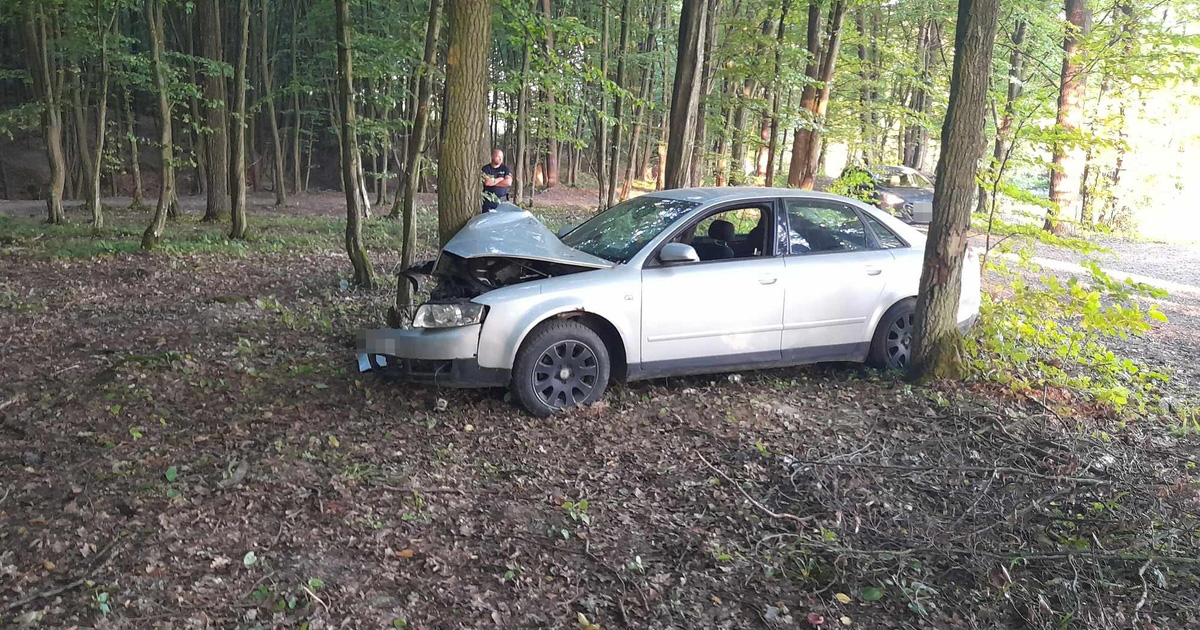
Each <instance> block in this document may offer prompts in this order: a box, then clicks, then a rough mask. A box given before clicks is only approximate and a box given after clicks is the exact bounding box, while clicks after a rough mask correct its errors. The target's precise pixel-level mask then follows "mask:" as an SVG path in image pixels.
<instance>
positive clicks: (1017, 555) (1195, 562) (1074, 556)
mask: <svg viewBox="0 0 1200 630" xmlns="http://www.w3.org/2000/svg"><path fill="white" fill-rule="evenodd" d="M794 544H796V545H799V546H802V547H812V548H817V549H821V550H823V551H828V552H830V553H838V554H845V555H849V556H853V555H859V556H899V557H904V556H927V555H950V556H979V557H983V558H991V559H995V560H1004V561H1006V562H1011V561H1017V560H1021V561H1025V562H1061V561H1064V560H1092V561H1094V562H1143V563H1148V562H1151V561H1153V562H1160V563H1167V564H1178V565H1184V566H1200V557H1192V556H1156V555H1150V554H1136V553H1047V554H1039V553H1033V554H1026V553H1024V552H1022V551H1020V550H1003V549H1002V550H995V551H993V550H977V549H964V548H961V547H914V548H912V549H896V550H893V549H852V548H849V547H835V546H831V545H825V544H822V543H818V542H813V541H799V542H796V543H794Z"/></svg>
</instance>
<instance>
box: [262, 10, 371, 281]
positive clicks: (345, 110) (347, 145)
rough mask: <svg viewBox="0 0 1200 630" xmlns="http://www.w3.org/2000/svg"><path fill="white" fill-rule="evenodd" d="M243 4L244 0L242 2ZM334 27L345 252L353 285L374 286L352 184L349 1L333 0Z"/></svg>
mask: <svg viewBox="0 0 1200 630" xmlns="http://www.w3.org/2000/svg"><path fill="white" fill-rule="evenodd" d="M243 1H245V0H243ZM334 7H335V13H336V15H337V17H336V22H337V24H336V26H337V62H338V72H337V80H338V99H339V101H340V109H341V119H342V121H341V122H342V134H341V135H342V138H341V140H342V179H343V180H344V181H345V186H343V187H342V188H343V189H344V191H345V193H346V253H347V254H349V256H350V264H351V266H353V268H354V284H355V285H356V286H358V287H360V288H363V289H371V288H374V286H375V272H374V271H373V270H372V269H371V260H370V259H369V258H367V248H366V247H365V246H364V245H363V236H362V209H361V208H359V205H360V204H361V203H362V197H361V195H360V192H361V191H360V190H359V188H358V186H357V185H356V184H355V182H356V181H357V177H358V172H359V170H360V169H359V164H358V161H359V154H358V134H357V132H356V131H355V129H354V63H353V60H352V59H351V55H350V0H334Z"/></svg>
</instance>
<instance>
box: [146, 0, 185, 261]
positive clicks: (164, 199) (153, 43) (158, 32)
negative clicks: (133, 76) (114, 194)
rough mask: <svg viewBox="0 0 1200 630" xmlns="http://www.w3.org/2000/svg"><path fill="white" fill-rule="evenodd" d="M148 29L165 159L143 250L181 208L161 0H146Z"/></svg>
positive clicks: (161, 146) (160, 137) (161, 142)
mask: <svg viewBox="0 0 1200 630" xmlns="http://www.w3.org/2000/svg"><path fill="white" fill-rule="evenodd" d="M145 13H146V24H147V30H148V31H149V33H150V54H151V56H150V72H151V74H152V75H153V77H154V91H155V96H156V97H157V104H158V111H157V112H156V113H157V114H158V145H159V154H160V156H161V157H162V186H161V187H160V188H159V191H158V205H157V206H156V207H155V209H154V218H153V219H151V220H150V225H149V226H147V227H146V231H145V232H143V233H142V249H153V248H154V247H156V246H157V245H158V241H159V239H161V238H162V234H163V229H164V228H165V227H166V224H167V215H168V214H170V213H171V207H172V206H176V205H178V203H179V202H178V200H177V195H176V192H175V158H174V143H173V141H172V139H171V106H172V103H171V95H170V92H169V87H168V84H167V77H166V70H165V68H164V67H163V66H164V65H165V64H164V61H163V46H164V44H163V40H164V35H163V15H162V0H146V3H145Z"/></svg>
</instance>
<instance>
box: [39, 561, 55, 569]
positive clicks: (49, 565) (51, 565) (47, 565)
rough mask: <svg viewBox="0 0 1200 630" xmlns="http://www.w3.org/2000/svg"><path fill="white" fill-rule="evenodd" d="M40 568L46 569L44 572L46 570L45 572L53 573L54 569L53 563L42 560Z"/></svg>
mask: <svg viewBox="0 0 1200 630" xmlns="http://www.w3.org/2000/svg"><path fill="white" fill-rule="evenodd" d="M42 566H44V567H46V570H47V571H53V570H54V567H55V564H54V563H53V562H51V561H49V560H43V561H42Z"/></svg>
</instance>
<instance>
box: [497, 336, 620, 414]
mask: <svg viewBox="0 0 1200 630" xmlns="http://www.w3.org/2000/svg"><path fill="white" fill-rule="evenodd" d="M609 370H610V365H609V357H608V348H607V347H606V346H605V345H604V341H603V340H601V339H600V336H599V335H597V334H596V331H594V330H592V329H591V328H588V327H587V326H585V325H583V324H582V323H580V322H577V321H572V320H566V319H560V320H553V321H549V322H546V323H543V324H541V325H539V326H538V327H537V328H534V329H533V331H532V332H530V333H529V336H528V337H527V338H526V339H525V342H524V343H522V344H521V349H520V350H519V351H518V352H517V359H516V361H515V362H514V364H513V373H512V392H513V395H514V396H516V398H517V400H518V401H520V403H521V406H522V407H524V408H525V409H526V410H528V411H529V412H530V413H532V414H534V415H537V416H546V415H550V414H552V413H554V412H556V411H562V410H564V409H569V408H571V407H578V406H580V405H587V404H590V403H593V402H596V401H597V400H600V397H601V396H603V395H604V389H605V388H606V387H607V386H608V375H609Z"/></svg>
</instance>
